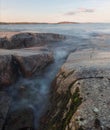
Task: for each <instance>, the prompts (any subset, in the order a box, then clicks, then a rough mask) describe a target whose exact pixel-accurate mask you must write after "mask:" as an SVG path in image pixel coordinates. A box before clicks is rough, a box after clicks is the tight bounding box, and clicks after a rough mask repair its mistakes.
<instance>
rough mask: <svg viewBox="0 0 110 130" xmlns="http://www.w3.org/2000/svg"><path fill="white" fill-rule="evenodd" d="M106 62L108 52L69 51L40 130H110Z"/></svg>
mask: <svg viewBox="0 0 110 130" xmlns="http://www.w3.org/2000/svg"><path fill="white" fill-rule="evenodd" d="M109 64H110V52H109V51H108V52H107V51H101V50H94V49H89V50H82V51H77V52H75V53H71V54H70V56H69V57H68V59H67V61H66V63H65V64H64V65H63V66H62V68H61V70H60V71H59V73H58V75H57V76H56V79H55V81H54V83H53V89H52V96H51V105H50V107H49V110H48V112H47V113H46V115H45V116H44V117H43V118H42V119H41V125H40V128H39V129H40V130H41V129H43V127H45V130H80V129H81V130H102V129H104V130H109V129H110V111H109V110H110V97H109V95H110V66H109ZM45 119H46V120H45Z"/></svg>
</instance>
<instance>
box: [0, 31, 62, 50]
mask: <svg viewBox="0 0 110 130" xmlns="http://www.w3.org/2000/svg"><path fill="white" fill-rule="evenodd" d="M64 39H65V36H63V35H59V34H52V33H27V32H25V33H17V32H15V33H11V32H6V33H3V34H2V33H0V48H4V49H18V48H27V47H32V46H39V45H41V44H43V45H44V44H48V43H50V42H57V41H61V40H64Z"/></svg>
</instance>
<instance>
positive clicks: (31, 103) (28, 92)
mask: <svg viewBox="0 0 110 130" xmlns="http://www.w3.org/2000/svg"><path fill="white" fill-rule="evenodd" d="M0 31H9V32H10V31H20V32H28V31H29V32H40V33H59V34H64V35H66V36H67V39H66V40H65V41H62V42H56V43H52V44H51V43H50V44H48V45H46V47H48V48H49V49H50V50H51V51H52V52H53V54H54V59H55V60H54V63H53V64H51V65H50V66H48V67H47V68H46V69H45V71H44V73H43V74H41V75H40V76H34V77H32V78H30V79H25V78H23V77H21V78H20V79H19V81H18V82H17V83H16V84H15V85H12V86H10V87H9V90H8V92H9V94H10V95H11V96H12V97H13V103H12V108H11V110H10V112H12V111H15V110H17V109H20V108H21V107H23V106H27V107H31V108H32V109H33V111H34V113H35V121H34V122H35V123H34V124H35V130H36V128H37V127H38V125H39V119H40V117H41V115H42V113H43V112H44V111H45V110H46V106H47V104H48V103H49V98H48V97H49V93H50V88H51V83H52V81H53V79H54V78H55V76H56V74H57V73H58V71H59V69H60V67H61V66H62V64H63V63H64V62H65V60H66V58H67V56H68V55H69V53H70V52H74V51H76V50H81V49H88V48H89V49H103V50H104V51H107V50H110V24H62V25H61V24H30V25H27V24H22V25H21V24H20V25H17V24H15V25H11V24H10V25H0ZM20 86H24V87H25V88H26V89H25V92H24V96H22V97H20V96H19V87H20Z"/></svg>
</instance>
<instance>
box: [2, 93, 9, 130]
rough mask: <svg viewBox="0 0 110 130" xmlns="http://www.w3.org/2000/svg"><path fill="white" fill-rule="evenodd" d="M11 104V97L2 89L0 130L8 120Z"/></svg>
mask: <svg viewBox="0 0 110 130" xmlns="http://www.w3.org/2000/svg"><path fill="white" fill-rule="evenodd" d="M10 104H11V97H9V96H8V94H7V93H6V92H4V91H0V130H2V129H3V125H4V123H5V121H6V117H7V113H8V111H9V108H10Z"/></svg>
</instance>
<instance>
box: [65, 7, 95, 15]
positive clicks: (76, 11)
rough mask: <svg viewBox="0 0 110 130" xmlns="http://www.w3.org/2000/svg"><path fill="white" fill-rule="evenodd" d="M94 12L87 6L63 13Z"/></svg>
mask: <svg viewBox="0 0 110 130" xmlns="http://www.w3.org/2000/svg"><path fill="white" fill-rule="evenodd" d="M93 12H95V9H88V8H78V9H76V10H75V11H70V12H67V13H65V15H76V14H79V13H93Z"/></svg>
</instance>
